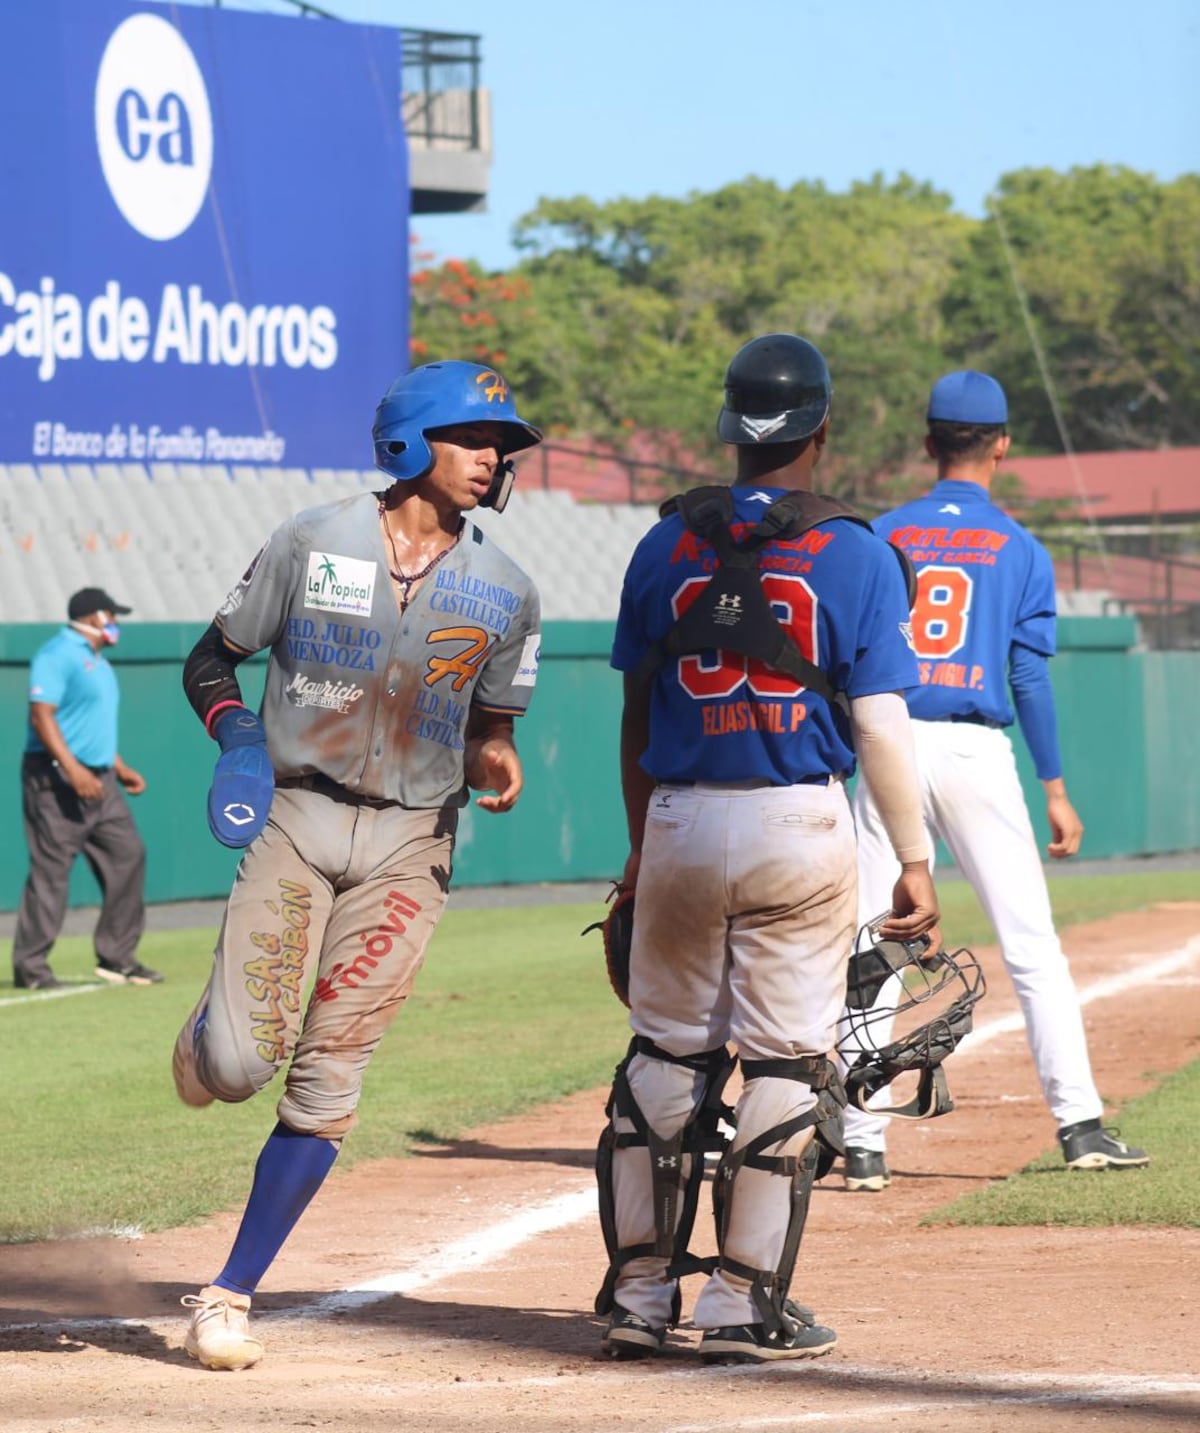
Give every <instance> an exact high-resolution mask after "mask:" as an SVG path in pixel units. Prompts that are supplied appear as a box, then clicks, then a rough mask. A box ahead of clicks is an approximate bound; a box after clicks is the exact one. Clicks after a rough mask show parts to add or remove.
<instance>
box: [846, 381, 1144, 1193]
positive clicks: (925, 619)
mask: <svg viewBox="0 0 1200 1433" xmlns="http://www.w3.org/2000/svg"><path fill="white" fill-rule="evenodd" d="M927 420H928V433H927V436H926V439H925V450H926V452H927V453H928V454H929V456H930V457H931V458H933V459H934V460H935V461H936V462H937V469H938V481H937V484H936V485H935V487H934V488H933V489H932V491H931V492H929V493H928V494H927V495H926V496H925V497H922V498H918V499H917V500H916V501H915V502H911V503H907V504H906V505H905V506H904V507H901V508H898V509H896V510H895V511H894V512H890V513H885V514H884V515H883V516H882V517H880V518H878V519H877V520H876V522H875V524H874V526H875V531H876V532H878V533H879V534H880V536H881V537H886V538H888V539H889V540H890V541H891V542H892V543H894V544H895V545H896V546H897V547H898V548H900V549H901V550H902V551H903V552H906V553H907V554H908V556H909V558H910V559H911V560H912V563H913V565H914V567H915V568H916V572H917V599H916V604H915V606H914V608H913V615H912V628H913V646H914V648H915V650H916V654H917V658H918V661H919V667H920V672H919V677H920V680H919V684H918V685H916V686H914V687H913V689H912V690H911V691H910V692H909V693H908V707H909V711H910V712H911V714H912V717H913V732H914V736H915V738H916V748H917V765H918V769H919V771H920V778H921V796H922V801H923V807H924V815H925V822H926V825H927V827H928V829H929V832H930V834H931V836H934V837H937V836H940V837H941V838H942V840H944V841H945V843H946V846H947V848H948V849H949V851H950V854H951V855H952V856H953V858H954V860H955V862H956V864H957V865H958V867H959V869H960V870H961V871H962V872H963V874H964V875H965V876H966V877H967V879H968V880H969V881H970V882H971V885H972V886H973V887H974V889H975V893H976V895H977V896H978V897H979V900H980V903H981V904H982V906H983V908H984V910H985V911H986V912H987V915H988V918H989V920H990V921H991V922H992V925H993V926H994V927H995V930H996V934H997V936H998V937H999V940H1000V949H1001V953H1002V954H1003V957H1004V963H1005V966H1006V967H1007V969H1008V972H1009V975H1010V976H1011V977H1012V981H1013V985H1014V986H1015V988H1016V991H1017V996H1018V999H1019V1000H1020V1003H1021V1011H1022V1014H1023V1015H1024V1018H1025V1030H1026V1034H1027V1036H1028V1039H1029V1045H1030V1049H1031V1050H1032V1052H1033V1060H1034V1064H1035V1065H1036V1067H1037V1073H1038V1078H1039V1079H1040V1080H1041V1084H1042V1091H1043V1093H1044V1095H1045V1098H1046V1103H1047V1104H1048V1105H1049V1107H1050V1111H1051V1113H1052V1114H1053V1115H1054V1118H1055V1120H1056V1121H1057V1124H1058V1139H1059V1143H1060V1145H1061V1146H1062V1151H1063V1156H1064V1158H1065V1159H1066V1162H1067V1165H1068V1167H1069V1168H1071V1169H1123V1168H1131V1167H1140V1166H1144V1165H1147V1164H1149V1162H1150V1161H1149V1158H1148V1157H1147V1155H1146V1154H1145V1152H1144V1151H1143V1150H1140V1149H1134V1148H1132V1147H1131V1146H1129V1145H1127V1144H1124V1143H1123V1142H1122V1141H1121V1140H1119V1139H1117V1138H1116V1134H1115V1132H1114V1131H1112V1130H1106V1129H1105V1128H1103V1126H1102V1124H1101V1119H1100V1116H1101V1102H1100V1096H1099V1095H1098V1094H1097V1092H1096V1086H1095V1084H1094V1082H1093V1080H1092V1072H1091V1067H1090V1064H1089V1061H1088V1051H1087V1041H1086V1038H1085V1036H1084V1031H1083V1019H1082V1016H1081V1015H1080V1010H1079V999H1078V996H1077V995H1076V993H1075V986H1074V983H1073V981H1072V979H1071V972H1070V970H1069V968H1068V966H1067V961H1066V957H1065V956H1064V954H1063V950H1062V946H1061V945H1060V943H1059V940H1058V936H1057V935H1056V933H1055V930H1054V922H1053V918H1052V916H1051V912H1050V898H1049V894H1048V892H1047V890H1046V880H1045V876H1044V874H1043V871H1042V864H1041V861H1040V859H1039V857H1038V852H1037V845H1036V841H1035V838H1034V834H1033V828H1032V826H1031V824H1030V820H1029V813H1028V811H1027V810H1026V807H1025V800H1024V797H1023V795H1022V792H1021V786H1020V783H1019V781H1018V778H1017V769H1016V764H1015V761H1014V758H1013V750H1012V744H1011V742H1010V741H1009V738H1008V736H1007V735H1006V733H1005V730H1004V729H1005V728H1006V727H1008V726H1010V725H1011V724H1012V720H1013V707H1015V708H1016V715H1017V720H1018V721H1019V722H1020V725H1021V730H1022V732H1023V733H1024V736H1025V741H1026V743H1027V744H1028V747H1029V751H1030V755H1031V756H1032V757H1033V762H1034V767H1035V769H1036V771H1037V775H1038V777H1039V778H1040V780H1041V782H1042V786H1043V787H1044V789H1045V793H1046V816H1047V819H1048V820H1049V823H1050V830H1051V832H1052V835H1053V840H1052V841H1051V843H1050V846H1049V851H1050V854H1051V856H1053V857H1055V858H1057V859H1062V858H1065V857H1067V856H1073V855H1074V854H1075V853H1076V851H1078V850H1079V843H1080V838H1081V837H1082V835H1083V826H1082V824H1081V822H1080V820H1079V817H1078V816H1077V815H1076V813H1075V809H1074V807H1073V806H1072V805H1071V802H1070V800H1069V799H1068V797H1067V790H1066V786H1065V785H1064V782H1063V775H1062V761H1061V758H1060V756H1059V748H1058V736H1057V730H1056V719H1055V710H1054V694H1053V691H1052V689H1051V686H1050V677H1049V672H1048V669H1047V663H1048V661H1049V658H1051V657H1052V656H1053V655H1054V650H1055V601H1054V569H1053V566H1052V565H1051V562H1050V557H1049V555H1048V554H1047V552H1046V550H1045V548H1043V547H1042V545H1041V544H1040V543H1039V542H1038V541H1037V540H1036V539H1035V538H1034V537H1033V536H1032V535H1031V534H1030V533H1028V532H1027V531H1026V530H1025V529H1024V528H1023V527H1022V526H1021V525H1020V524H1019V523H1018V522H1016V521H1014V520H1013V519H1012V518H1011V517H1009V516H1007V515H1006V514H1005V513H1003V512H1001V510H1000V509H999V508H998V507H996V505H995V504H994V503H993V502H992V501H991V498H990V497H989V489H990V486H991V482H992V479H993V477H994V476H995V473H996V470H997V468H998V467H999V465H1000V463H1002V462H1003V460H1004V458H1005V455H1006V454H1007V453H1008V448H1009V442H1010V439H1009V436H1008V434H1007V432H1006V430H1005V425H1006V424H1007V422H1008V403H1007V399H1006V397H1005V394H1004V390H1003V389H1002V388H1001V386H1000V384H999V383H997V382H996V380H995V379H994V378H991V377H989V376H988V375H987V374H986V373H976V372H973V371H970V370H967V371H965V372H958V373H948V374H946V375H945V377H943V378H940V379H939V380H938V381H937V383H935V384H934V386H933V391H932V393H931V395H930V398H929V408H928V413H927ZM1009 689H1011V693H1012V704H1011V705H1010V703H1009ZM863 778H864V779H863V780H862V781H860V782H859V785H858V788H857V791H856V793H855V805H854V814H855V820H856V822H857V825H858V836H859V915H860V920H865V919H868V918H869V917H870V916H872V915H874V914H875V912H876V911H878V910H881V909H883V908H884V907H885V906H886V905H887V903H888V891H889V890H890V889H891V882H892V880H894V878H895V863H894V858H893V856H892V853H891V851H890V850H889V849H888V842H887V833H886V828H885V826H884V824H883V821H882V819H881V813H880V809H879V803H878V794H877V793H876V792H875V791H874V790H873V779H872V773H871V772H870V771H867V770H865V769H864V772H863ZM877 1035H878V1036H879V1038H881V1039H882V1038H886V1036H885V1035H884V1033H883V1032H882V1031H877ZM858 1048H859V1047H858V1045H857V1043H856V1041H855V1039H854V1035H853V1032H852V1030H850V1029H849V1026H848V1023H846V1022H843V1025H842V1027H841V1040H840V1051H841V1054H842V1056H843V1058H844V1059H846V1060H847V1061H853V1059H854V1057H855V1055H856V1053H857V1051H858ZM885 1126H886V1121H885V1120H884V1119H883V1118H881V1117H879V1116H876V1115H872V1114H867V1113H863V1112H861V1111H859V1110H857V1109H854V1108H853V1107H852V1108H849V1109H847V1111H846V1130H845V1135H846V1163H845V1178H846V1187H847V1188H848V1189H851V1190H857V1191H878V1190H881V1189H883V1188H884V1187H885V1186H886V1185H887V1184H888V1183H890V1178H891V1177H890V1174H889V1172H888V1168H887V1163H886V1160H885V1148H886V1145H885Z"/></svg>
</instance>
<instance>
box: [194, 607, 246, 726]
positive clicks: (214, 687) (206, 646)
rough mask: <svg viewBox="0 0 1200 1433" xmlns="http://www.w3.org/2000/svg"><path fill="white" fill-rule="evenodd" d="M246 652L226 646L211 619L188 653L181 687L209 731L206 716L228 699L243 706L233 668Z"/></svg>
mask: <svg viewBox="0 0 1200 1433" xmlns="http://www.w3.org/2000/svg"><path fill="white" fill-rule="evenodd" d="M248 655H249V653H247V652H240V651H238V650H237V648H235V647H231V646H229V644H228V643H227V642H226V641H225V638H224V637H223V636H222V635H221V629H220V628H219V627H218V626H217V624H216V623H215V622H214V623H212V625H211V626H210V627H209V628H208V630H207V631H206V632H205V633H204V635H203V636H202V637H201V638H200V640H199V641H198V642H197V643H196V645H195V646H194V647H193V648H192V650H191V651H190V652H189V653H188V656H187V660H186V661H185V662H184V664H183V690H184V692H185V694H186V696H187V699H188V701H189V702H191V704H192V710H193V711H194V712H195V713H196V715H197V716H198V717H199V718H200V720H201V721H202V722H203V723H204V728H205V730H206V731H207V730H208V719H209V717H210V715H211V714H212V713H213V711H215V710H216V708H217V707H220V706H228V705H229V704H230V703H231V702H234V703H236V704H237V705H238V706H244V705H245V703H244V702H243V701H242V689H241V687H240V686H239V685H238V679H237V672H236V670H235V669H236V667H237V665H238V663H239V662H244V661H245V660H246V657H247V656H248Z"/></svg>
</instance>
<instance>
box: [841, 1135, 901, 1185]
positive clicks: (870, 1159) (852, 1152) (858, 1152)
mask: <svg viewBox="0 0 1200 1433" xmlns="http://www.w3.org/2000/svg"><path fill="white" fill-rule="evenodd" d="M844 1172H845V1175H846V1188H847V1189H848V1190H849V1191H850V1192H851V1193H852V1194H853V1193H857V1192H859V1191H861V1190H866V1191H868V1192H870V1193H871V1194H878V1193H879V1192H880V1191H881V1190H883V1189H886V1188H887V1187H888V1185H889V1184H891V1182H892V1176H891V1173H890V1171H889V1170H888V1167H887V1164H886V1162H885V1160H884V1158H883V1153H882V1151H880V1150H874V1149H859V1148H858V1147H857V1146H855V1145H847V1146H846V1158H845V1161H844Z"/></svg>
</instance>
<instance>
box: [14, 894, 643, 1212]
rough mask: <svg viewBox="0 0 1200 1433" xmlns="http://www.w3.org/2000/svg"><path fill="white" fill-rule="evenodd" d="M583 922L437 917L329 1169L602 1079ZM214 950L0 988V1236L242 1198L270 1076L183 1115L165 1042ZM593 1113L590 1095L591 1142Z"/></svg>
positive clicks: (606, 1071) (278, 1088)
mask: <svg viewBox="0 0 1200 1433" xmlns="http://www.w3.org/2000/svg"><path fill="white" fill-rule="evenodd" d="M597 914H598V908H593V907H590V906H587V907H582V906H578V907H575V906H541V907H536V908H532V909H529V910H503V911H483V910H480V911H462V912H453V911H452V912H450V913H449V914H448V915H447V916H446V917H445V919H444V920H443V921H442V923H441V926H440V927H439V930H438V932H437V935H436V937H435V939H434V942H433V946H432V948H431V950H430V953H429V956H428V958H427V961H426V965H425V968H424V970H423V971H422V972H421V975H420V976H419V978H418V981H417V992H416V994H415V995H414V996H413V998H412V999H411V1000H410V1002H409V1004H408V1007H407V1008H406V1009H405V1010H403V1011H402V1012H401V1014H400V1015H399V1017H398V1018H397V1020H396V1022H395V1024H394V1025H393V1026H392V1028H391V1029H390V1030H389V1032H388V1034H387V1036H386V1037H385V1039H384V1042H383V1044H382V1045H381V1047H380V1049H379V1050H378V1052H377V1053H376V1055H375V1058H374V1059H373V1060H372V1062H371V1065H370V1068H369V1069H368V1071H367V1077H366V1082H365V1087H364V1093H363V1098H362V1103H361V1106H360V1112H361V1114H362V1122H361V1124H360V1125H359V1127H358V1128H357V1129H356V1130H355V1131H354V1132H353V1134H352V1135H351V1136H350V1138H349V1139H348V1140H347V1141H346V1145H345V1147H344V1149H343V1152H342V1155H341V1157H340V1160H339V1167H340V1168H348V1167H350V1165H352V1164H354V1163H355V1162H357V1161H359V1160H363V1159H373V1158H379V1157H381V1156H386V1155H399V1154H403V1153H405V1152H406V1151H407V1149H408V1148H409V1147H410V1145H411V1144H412V1143H413V1142H414V1140H415V1139H416V1137H417V1136H420V1137H421V1139H422V1141H425V1140H428V1139H430V1138H433V1139H440V1140H452V1139H454V1138H456V1137H458V1136H460V1135H462V1134H463V1133H464V1132H466V1131H467V1130H468V1129H470V1128H471V1127H472V1126H473V1125H476V1124H479V1123H482V1122H484V1121H486V1120H491V1119H495V1118H498V1117H501V1116H503V1115H507V1114H512V1113H515V1112H517V1111H519V1110H522V1109H526V1108H529V1107H530V1106H532V1105H534V1104H540V1103H543V1102H546V1101H549V1100H553V1099H556V1098H559V1097H561V1096H563V1095H566V1094H569V1093H572V1092H573V1091H576V1090H579V1089H587V1088H592V1087H597V1086H601V1085H604V1084H606V1083H607V1082H608V1081H609V1080H610V1079H611V1076H612V1070H613V1066H614V1065H615V1063H616V1061H617V1060H618V1059H619V1058H620V1056H621V1054H622V1053H623V1052H624V1048H625V1045H626V1043H627V1041H628V1038H629V1036H628V1027H627V1025H626V1012H625V1010H624V1009H623V1008H622V1007H621V1006H620V1005H619V1004H618V1003H617V1001H616V999H615V998H614V997H613V995H612V992H611V991H610V990H609V987H608V981H607V977H606V976H605V974H604V968H603V957H602V955H601V953H600V942H599V937H598V936H597V935H592V936H589V937H588V938H587V939H586V940H581V939H580V938H579V932H580V931H581V930H582V928H583V926H584V925H585V924H587V923H588V922H589V921H591V920H594V919H595V918H596V916H597ZM212 943H213V932H211V931H188V932H178V931H172V932H164V933H160V934H152V935H150V936H147V937H146V939H145V940H144V941H143V942H142V946H141V948H140V954H141V957H142V959H143V960H144V961H145V963H146V964H148V965H151V966H153V967H155V968H156V969H159V970H162V971H163V972H164V974H165V975H166V976H167V980H166V981H165V982H164V983H163V984H162V985H157V986H149V987H143V988H138V989H133V988H127V987H118V988H112V987H107V986H106V987H103V988H99V989H95V990H90V991H88V993H86V994H79V995H71V996H68V997H66V998H62V999H59V998H44V997H37V998H30V997H28V996H26V995H25V994H24V992H19V991H17V992H14V991H12V990H11V988H10V987H7V986H6V987H5V988H4V989H3V991H2V992H0V994H2V995H3V996H4V997H5V999H6V1000H7V1001H8V1002H9V1004H8V1005H6V1004H5V1002H4V1001H3V1000H0V1049H2V1050H3V1067H4V1082H5V1089H4V1103H5V1117H4V1120H3V1121H2V1122H0V1168H3V1169H4V1171H5V1178H4V1180H3V1183H2V1184H0V1240H14V1239H33V1238H45V1237H49V1236H51V1235H61V1234H65V1233H69V1232H75V1231H79V1230H88V1229H94V1228H108V1227H112V1226H124V1225H140V1226H141V1227H142V1228H144V1229H146V1230H157V1229H165V1228H171V1227H173V1226H175V1225H178V1224H184V1223H189V1222H193V1221H196V1220H199V1219H202V1218H204V1217H205V1216H207V1215H209V1214H211V1213H212V1212H214V1211H215V1210H219V1209H225V1208H231V1207H235V1206H236V1205H237V1204H238V1203H240V1202H241V1201H242V1200H243V1199H244V1198H245V1195H246V1193H247V1191H248V1188H249V1180H250V1178H251V1175H252V1172H253V1164H254V1159H255V1156H256V1154H257V1151H258V1148H259V1146H260V1144H261V1143H262V1141H263V1140H264V1139H265V1138H266V1136H267V1134H268V1133H269V1132H270V1130H271V1128H272V1127H273V1125H274V1122H275V1103H276V1101H277V1100H278V1098H279V1096H280V1094H281V1093H282V1078H277V1079H276V1080H275V1082H274V1083H273V1084H272V1085H271V1086H269V1087H268V1089H267V1090H266V1091H264V1092H263V1094H262V1095H260V1096H259V1097H258V1098H257V1099H254V1100H251V1101H248V1102H247V1103H246V1104H242V1105H219V1104H214V1105H212V1106H210V1107H209V1108H208V1109H205V1110H190V1109H186V1108H185V1107H184V1106H182V1105H181V1104H180V1103H179V1101H178V1099H177V1098H176V1095H175V1089H174V1085H173V1083H172V1080H171V1070H170V1064H171V1049H172V1046H173V1044H174V1041H175V1035H176V1032H177V1031H178V1029H179V1026H180V1025H181V1024H182V1023H183V1020H184V1019H185V1018H186V1016H187V1014H188V1012H189V1010H190V1009H191V1007H192V1004H193V1003H194V1001H195V999H196V997H197V996H198V995H199V993H200V991H201V990H202V988H203V986H204V982H205V980H206V979H207V975H208V970H209V965H210V960H211V951H212ZM0 960H3V961H4V963H5V965H7V960H8V953H7V950H5V951H4V952H3V954H0ZM53 963H54V969H55V972H56V974H58V975H59V977H60V978H65V979H67V980H79V981H80V982H83V981H84V980H86V978H87V975H88V972H89V971H90V970H91V967H92V957H91V955H90V943H89V942H88V941H87V940H86V939H85V938H82V937H74V938H65V939H63V940H62V941H60V942H59V944H58V946H57V947H56V949H55V951H54V957H53ZM0 968H3V967H0ZM602 1122H603V1111H602V1105H601V1102H600V1101H599V1100H598V1101H597V1110H596V1129H597V1133H599V1129H600V1125H601V1123H602Z"/></svg>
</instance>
